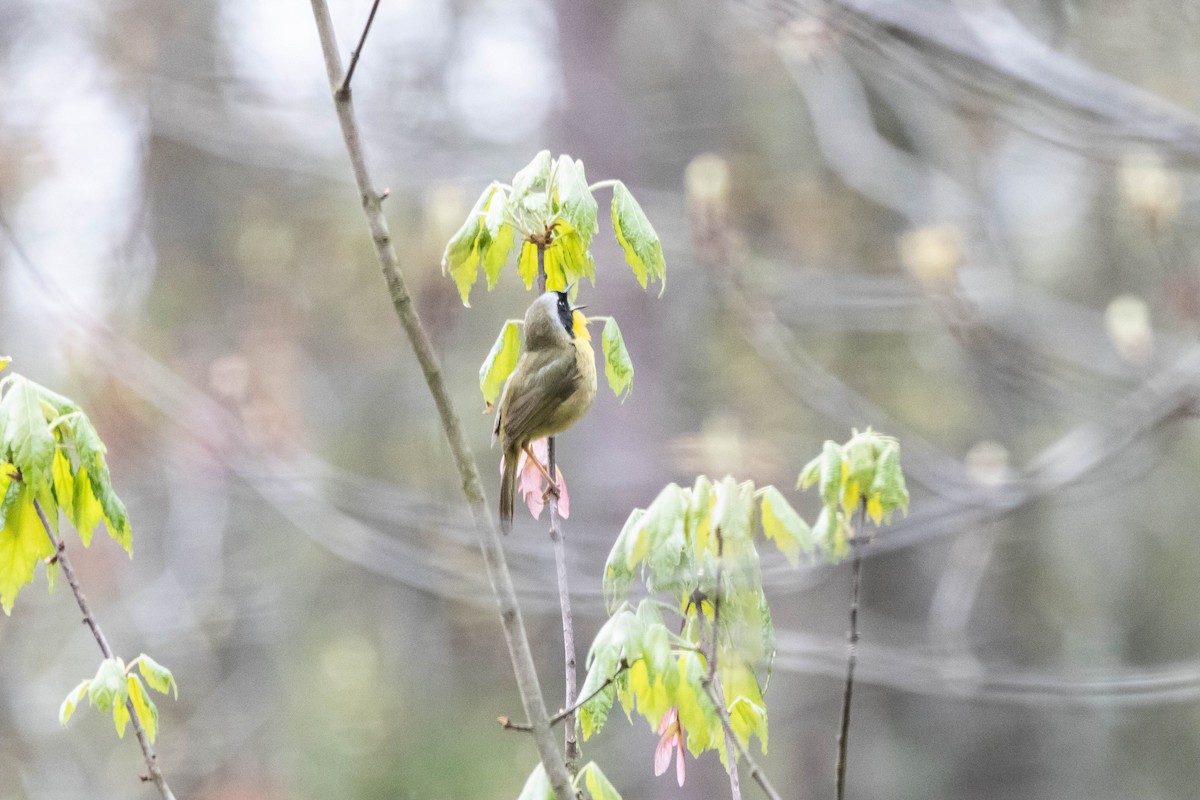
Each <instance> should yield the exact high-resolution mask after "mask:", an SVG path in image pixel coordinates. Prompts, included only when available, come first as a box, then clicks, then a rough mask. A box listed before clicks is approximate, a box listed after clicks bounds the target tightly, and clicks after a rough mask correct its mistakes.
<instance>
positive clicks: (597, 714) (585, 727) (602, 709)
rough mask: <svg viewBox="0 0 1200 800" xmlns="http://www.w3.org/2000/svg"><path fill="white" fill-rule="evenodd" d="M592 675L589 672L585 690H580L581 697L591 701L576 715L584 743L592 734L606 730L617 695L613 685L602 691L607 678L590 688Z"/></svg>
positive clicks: (595, 681)
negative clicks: (605, 726) (605, 724)
mask: <svg viewBox="0 0 1200 800" xmlns="http://www.w3.org/2000/svg"><path fill="white" fill-rule="evenodd" d="M597 674H598V673H597ZM591 675H592V673H590V672H589V673H588V679H589V680H588V681H584V684H583V688H581V689H580V690H579V696H580V697H587V698H589V699H588V700H587V702H585V703H584V704H583V705H581V706H580V707H579V713H578V714H577V715H576V719H578V720H579V732H580V733H581V734H583V740H584V741H587V740H588V739H590V738H592V734H594V733H596V732H597V731H600V730H601V729H603V728H604V723H606V722H608V714H609V712H610V711H612V705H613V700H615V699H616V693H617V690H616V689H615V688H614V687H613V686H612V684H609V685H608V686H607V687H606V688H604V689H602V690H601V689H600V687H601V686H603V685H604V682H605V681H606V680H607V678H599V677H597V678H596V679H594V685H591V686H590V688H589V683H590V682H592V681H593V679H592V678H591ZM598 690H599V691H598Z"/></svg>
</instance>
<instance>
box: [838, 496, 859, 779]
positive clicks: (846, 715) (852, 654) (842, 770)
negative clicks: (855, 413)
mask: <svg viewBox="0 0 1200 800" xmlns="http://www.w3.org/2000/svg"><path fill="white" fill-rule="evenodd" d="M866 523H867V501H866V500H865V499H864V500H863V501H862V502H861V504H860V507H859V512H858V530H857V531H855V533H856V534H861V533H862V532H863V531H864V530H865V529H866ZM861 589H862V550H861V549H860V548H859V547H858V545H857V544H855V545H854V561H853V562H851V565H850V633H849V637H848V641H847V643H846V689H845V691H844V692H843V694H842V719H841V723H840V724H839V725H838V737H837V747H838V752H837V785H836V789H837V800H843V798H844V797H845V796H846V752H847V749H848V747H849V744H850V698H851V696H852V695H853V694H854V667H855V665H856V664H857V663H858V596H859V593H860V591H861Z"/></svg>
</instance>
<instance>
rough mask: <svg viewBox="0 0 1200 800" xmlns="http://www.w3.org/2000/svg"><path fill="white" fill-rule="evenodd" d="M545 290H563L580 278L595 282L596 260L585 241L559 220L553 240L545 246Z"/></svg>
mask: <svg viewBox="0 0 1200 800" xmlns="http://www.w3.org/2000/svg"><path fill="white" fill-rule="evenodd" d="M545 267H546V290H547V291H556V292H561V291H564V290H565V289H566V288H567V287H568V286H574V285H575V284H577V283H578V282H579V279H580V278H588V279H589V280H591V281H592V283H593V284H594V283H595V282H596V262H595V261H594V260H593V259H592V254H591V253H590V252H588V249H587V241H586V240H585V239H584V238H583V237H582V236H581V235H580V234H579V233H578V232H577V231H576V230H575V229H574V228H572V227H571V226H570V225H568V224H566V223H562V222H560V223H559V224H558V226H557V227H556V228H555V235H554V239H553V241H551V242H550V244H549V245H548V246H547V247H546V253H545Z"/></svg>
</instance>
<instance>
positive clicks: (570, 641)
mask: <svg viewBox="0 0 1200 800" xmlns="http://www.w3.org/2000/svg"><path fill="white" fill-rule="evenodd" d="M537 256H538V289H539V290H541V291H542V292H545V291H546V245H544V244H542V243H540V242H539V243H538V246H537ZM555 449H556V448H555V437H553V436H551V437H549V439H548V440H547V441H546V454H547V458H546V461H547V464H546V471H547V472H549V473H550V483H551V486H552V491H551V492H550V497H549V500H548V505H549V506H550V541H551V542H553V543H554V566H555V571H556V573H557V575H558V605H559V608H560V609H561V610H562V626H563V669H564V671H565V683H566V699H565V700H564V702H563V708H564V709H566V713H567V715H566V717H565V718H564V725H563V739H564V745H565V747H566V759H567V770H568V771H569V772H570V773H571V774H572V775H573V774H575V771H576V770H577V769H578V768H579V741H578V738H577V735H576V732H575V711H574V707H575V693H576V673H575V623H574V621H573V619H572V615H571V591H570V588H569V586H568V584H567V545H566V541H565V538H564V535H563V530H562V523H561V522H560V521H559V518H558V493H557V491H554V490H556V489H557V488H558V485H557V480H558V477H557V476H558V472H557V468H556V465H555V452H554V451H555Z"/></svg>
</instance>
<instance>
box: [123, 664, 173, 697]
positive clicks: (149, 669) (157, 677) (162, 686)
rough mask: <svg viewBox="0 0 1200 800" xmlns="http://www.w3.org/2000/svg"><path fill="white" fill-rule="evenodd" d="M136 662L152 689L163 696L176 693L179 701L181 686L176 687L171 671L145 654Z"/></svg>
mask: <svg viewBox="0 0 1200 800" xmlns="http://www.w3.org/2000/svg"><path fill="white" fill-rule="evenodd" d="M134 661H135V662H136V663H137V665H138V672H140V673H142V677H143V678H145V679H146V683H148V684H150V688H151V689H154V690H155V691H157V692H161V693H163V694H167V693H168V692H170V691H174V692H175V699H176V700H178V699H179V686H178V685H176V683H175V676H174V675H172V674H171V670H169V669H167V668H166V667H164V666H163V665H162V664H160V663H158V662H157V661H155V660H154V659H153V658H151V657H150V656H148V655H146V654H145V653H142V654H141V655H140V656H138V657H137V658H136V659H134Z"/></svg>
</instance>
